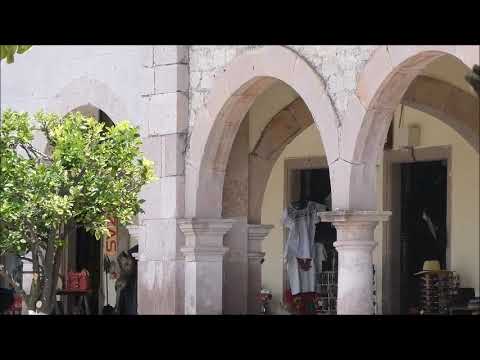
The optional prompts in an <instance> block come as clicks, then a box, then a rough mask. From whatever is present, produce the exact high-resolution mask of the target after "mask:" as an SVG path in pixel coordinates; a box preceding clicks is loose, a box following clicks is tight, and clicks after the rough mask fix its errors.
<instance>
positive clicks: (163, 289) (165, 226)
mask: <svg viewBox="0 0 480 360" xmlns="http://www.w3.org/2000/svg"><path fill="white" fill-rule="evenodd" d="M142 76H143V77H144V83H145V88H144V89H143V90H142V92H141V94H139V96H140V98H139V99H138V100H139V101H138V108H137V109H138V110H137V111H138V116H140V117H142V119H143V126H142V129H141V130H142V142H143V144H142V151H143V152H144V154H145V156H146V157H147V158H148V159H150V160H152V161H153V162H154V167H155V174H156V176H157V178H158V179H157V180H156V181H155V182H153V183H150V184H148V185H146V186H144V187H143V188H142V193H141V196H142V198H143V199H145V203H144V204H143V210H144V211H145V213H143V214H140V215H139V219H138V220H139V221H138V225H141V226H142V227H143V230H142V231H143V233H144V234H143V240H142V241H139V243H138V244H139V253H138V290H137V291H138V313H139V314H183V313H184V308H185V299H184V289H185V283H184V278H185V274H184V272H185V270H184V265H185V264H184V258H183V254H182V253H181V251H180V248H181V247H182V246H183V245H184V236H183V234H182V233H181V231H180V229H179V228H178V225H177V220H178V219H182V218H184V217H185V208H184V202H185V159H184V150H185V146H186V131H187V127H188V78H189V70H188V46H163V45H159V46H150V47H146V48H145V51H144V54H143V68H142Z"/></svg>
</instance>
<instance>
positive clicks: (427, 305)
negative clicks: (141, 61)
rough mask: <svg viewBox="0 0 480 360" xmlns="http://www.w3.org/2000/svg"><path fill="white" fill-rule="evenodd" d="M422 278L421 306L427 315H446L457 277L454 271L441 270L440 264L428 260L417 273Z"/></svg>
mask: <svg viewBox="0 0 480 360" xmlns="http://www.w3.org/2000/svg"><path fill="white" fill-rule="evenodd" d="M415 275H416V276H420V280H421V284H420V287H421V288H420V292H421V299H420V306H421V312H422V313H426V314H446V313H448V307H449V305H450V302H451V299H452V295H454V293H455V291H454V288H455V286H456V284H457V281H456V279H457V277H456V276H455V273H454V272H452V271H446V270H441V268H440V262H439V261H437V260H428V261H425V262H424V264H423V270H422V271H420V272H418V273H416V274H415Z"/></svg>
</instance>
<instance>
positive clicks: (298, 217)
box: [282, 201, 326, 295]
mask: <svg viewBox="0 0 480 360" xmlns="http://www.w3.org/2000/svg"><path fill="white" fill-rule="evenodd" d="M325 208H326V207H325V206H324V205H322V204H320V203H317V202H314V201H297V202H293V203H291V204H290V205H289V206H288V208H287V209H285V211H284V213H283V216H282V223H283V224H284V225H285V226H286V227H287V228H288V229H289V234H288V239H287V244H286V246H285V253H284V258H285V261H286V263H287V276H288V280H289V285H290V289H291V293H292V295H296V294H299V293H306V292H314V291H315V274H316V266H317V265H316V253H317V251H316V248H315V242H314V241H315V227H316V224H317V223H319V222H320V218H319V216H318V212H319V211H324V210H325ZM320 253H321V254H322V255H323V254H324V252H322V250H320ZM312 260H313V261H312Z"/></svg>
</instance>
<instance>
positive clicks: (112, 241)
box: [105, 218, 118, 256]
mask: <svg viewBox="0 0 480 360" xmlns="http://www.w3.org/2000/svg"><path fill="white" fill-rule="evenodd" d="M107 228H108V232H109V235H108V237H107V238H106V239H105V255H107V256H116V255H117V248H118V222H117V219H113V218H111V219H109V221H108V224H107Z"/></svg>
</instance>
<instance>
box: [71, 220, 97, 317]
mask: <svg viewBox="0 0 480 360" xmlns="http://www.w3.org/2000/svg"><path fill="white" fill-rule="evenodd" d="M101 253H102V251H101V241H100V240H97V239H95V236H93V235H92V234H90V233H88V232H86V231H85V229H84V228H79V229H78V230H77V241H76V255H77V256H76V264H77V266H76V271H81V270H83V269H87V270H88V272H89V273H90V281H91V289H92V295H91V296H90V297H89V298H90V304H89V305H90V310H91V312H92V314H97V313H98V308H99V304H98V301H99V293H100V286H101V282H100V275H101V270H102V269H101Z"/></svg>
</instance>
